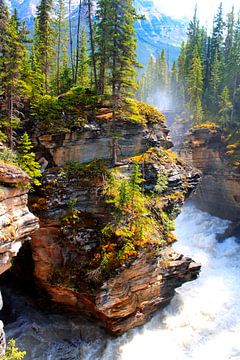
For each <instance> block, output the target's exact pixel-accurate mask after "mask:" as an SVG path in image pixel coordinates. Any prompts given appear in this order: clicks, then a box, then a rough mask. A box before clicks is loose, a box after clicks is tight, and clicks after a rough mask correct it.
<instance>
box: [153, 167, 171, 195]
mask: <svg viewBox="0 0 240 360" xmlns="http://www.w3.org/2000/svg"><path fill="white" fill-rule="evenodd" d="M167 187H168V175H167V173H166V172H165V171H162V172H161V173H159V174H158V177H157V183H156V185H155V188H154V190H155V191H156V192H157V193H160V194H161V193H162V192H163V191H164V190H165V189H167Z"/></svg>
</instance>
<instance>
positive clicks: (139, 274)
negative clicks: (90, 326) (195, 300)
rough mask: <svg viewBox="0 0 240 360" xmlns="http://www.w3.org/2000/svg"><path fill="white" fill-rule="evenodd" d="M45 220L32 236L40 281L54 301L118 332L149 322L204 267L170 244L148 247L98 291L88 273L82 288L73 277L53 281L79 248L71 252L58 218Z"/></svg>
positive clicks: (36, 272) (80, 282)
mask: <svg viewBox="0 0 240 360" xmlns="http://www.w3.org/2000/svg"><path fill="white" fill-rule="evenodd" d="M43 226H46V228H42V229H40V230H38V231H37V233H36V234H35V235H34V237H33V241H32V249H33V258H34V261H35V276H36V278H37V279H38V281H39V283H40V284H41V286H42V287H44V289H45V290H47V292H48V294H49V296H50V297H51V300H52V301H53V302H55V303H58V304H61V305H64V306H67V308H68V309H71V310H72V311H76V312H79V313H82V314H83V315H87V316H89V317H94V318H95V319H98V322H99V324H100V325H103V326H104V327H105V328H106V329H107V330H108V331H110V332H111V333H112V334H115V335H120V334H122V333H124V332H126V331H127V330H129V329H131V328H133V327H136V326H139V325H142V324H144V323H145V322H146V321H147V320H148V319H149V316H150V315H151V314H152V313H154V312H155V311H156V310H158V309H159V308H161V307H164V306H165V305H167V304H169V302H170V301H171V299H172V298H173V296H174V290H175V288H177V287H179V286H181V285H182V284H183V283H185V282H186V281H191V280H194V279H196V278H197V276H198V274H199V271H200V265H199V264H196V263H195V262H194V261H192V260H191V259H189V258H186V257H184V256H183V255H179V254H176V253H175V252H174V251H173V250H172V249H169V248H168V249H165V250H164V252H162V254H161V255H156V253H154V252H150V251H143V252H142V253H141V255H140V256H139V258H138V259H136V260H135V261H133V262H131V263H130V264H128V265H124V266H122V267H121V268H119V269H118V270H117V272H116V273H115V274H114V275H113V276H111V277H110V278H109V279H108V280H107V281H104V282H103V284H102V285H101V286H100V287H99V288H98V289H97V290H95V291H94V294H93V293H92V292H91V291H90V289H89V288H88V289H87V288H86V284H85V283H84V279H82V280H80V281H79V283H78V289H74V288H71V287H70V281H69V280H68V283H66V282H65V283H64V281H63V282H62V283H61V284H60V283H58V284H53V278H54V272H55V271H56V269H58V270H59V269H60V268H61V265H62V262H63V261H64V257H65V261H67V259H66V258H67V256H74V254H73V253H71V255H70V254H68V255H67V251H70V250H69V248H68V249H67V248H66V244H65V247H64V248H63V245H62V244H59V236H60V233H58V231H59V230H58V229H59V227H58V226H57V224H55V226H56V227H53V226H52V225H51V226H50V224H45V225H44V224H43ZM48 226H50V227H48ZM75 257H76V253H75ZM79 261H81V259H80V258H79ZM83 261H84V260H83ZM67 264H68V261H67V262H66V264H65V266H68V265H67ZM79 266H81V265H80V264H79ZM75 275H76V272H75ZM72 276H73V277H74V273H72ZM72 280H74V279H73V278H72Z"/></svg>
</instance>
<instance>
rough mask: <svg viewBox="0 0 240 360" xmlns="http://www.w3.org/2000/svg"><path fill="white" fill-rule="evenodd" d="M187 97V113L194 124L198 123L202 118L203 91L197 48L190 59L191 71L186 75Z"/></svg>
mask: <svg viewBox="0 0 240 360" xmlns="http://www.w3.org/2000/svg"><path fill="white" fill-rule="evenodd" d="M187 82H188V89H187V92H188V96H189V102H188V106H189V112H190V114H191V117H192V119H193V120H194V122H200V121H201V120H202V118H203V111H202V103H201V98H202V91H203V78H202V64H201V59H200V56H199V52H198V48H197V46H196V47H195V50H194V55H193V59H192V64H191V69H190V72H189V75H188V79H187Z"/></svg>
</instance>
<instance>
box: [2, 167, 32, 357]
mask: <svg viewBox="0 0 240 360" xmlns="http://www.w3.org/2000/svg"><path fill="white" fill-rule="evenodd" d="M28 182H29V177H28V175H27V174H26V173H25V172H24V171H22V170H21V169H19V168H17V167H16V166H13V165H9V164H6V163H4V162H0V184H1V188H0V274H2V273H3V272H5V271H6V270H8V269H9V268H10V267H11V263H12V259H13V257H15V256H16V255H17V254H18V251H19V249H20V248H21V246H22V244H23V243H24V242H25V241H27V240H30V235H31V234H32V233H33V232H34V231H35V230H36V229H37V228H38V219H37V218H36V217H35V216H34V215H33V214H32V213H31V212H30V211H29V209H28V207H27V202H28V191H29V187H28ZM1 303H2V300H0V307H2V305H1ZM0 333H1V335H0V342H1V345H0V356H1V355H2V354H3V352H4V348H5V340H4V333H3V325H2V322H0Z"/></svg>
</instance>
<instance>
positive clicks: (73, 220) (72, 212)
mask: <svg viewBox="0 0 240 360" xmlns="http://www.w3.org/2000/svg"><path fill="white" fill-rule="evenodd" d="M76 205H77V199H74V198H70V199H69V200H68V207H67V211H66V213H65V214H63V215H62V216H61V221H62V222H63V223H64V224H65V225H72V226H74V225H75V224H77V223H78V222H79V219H80V214H81V211H80V210H78V209H75V207H76Z"/></svg>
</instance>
